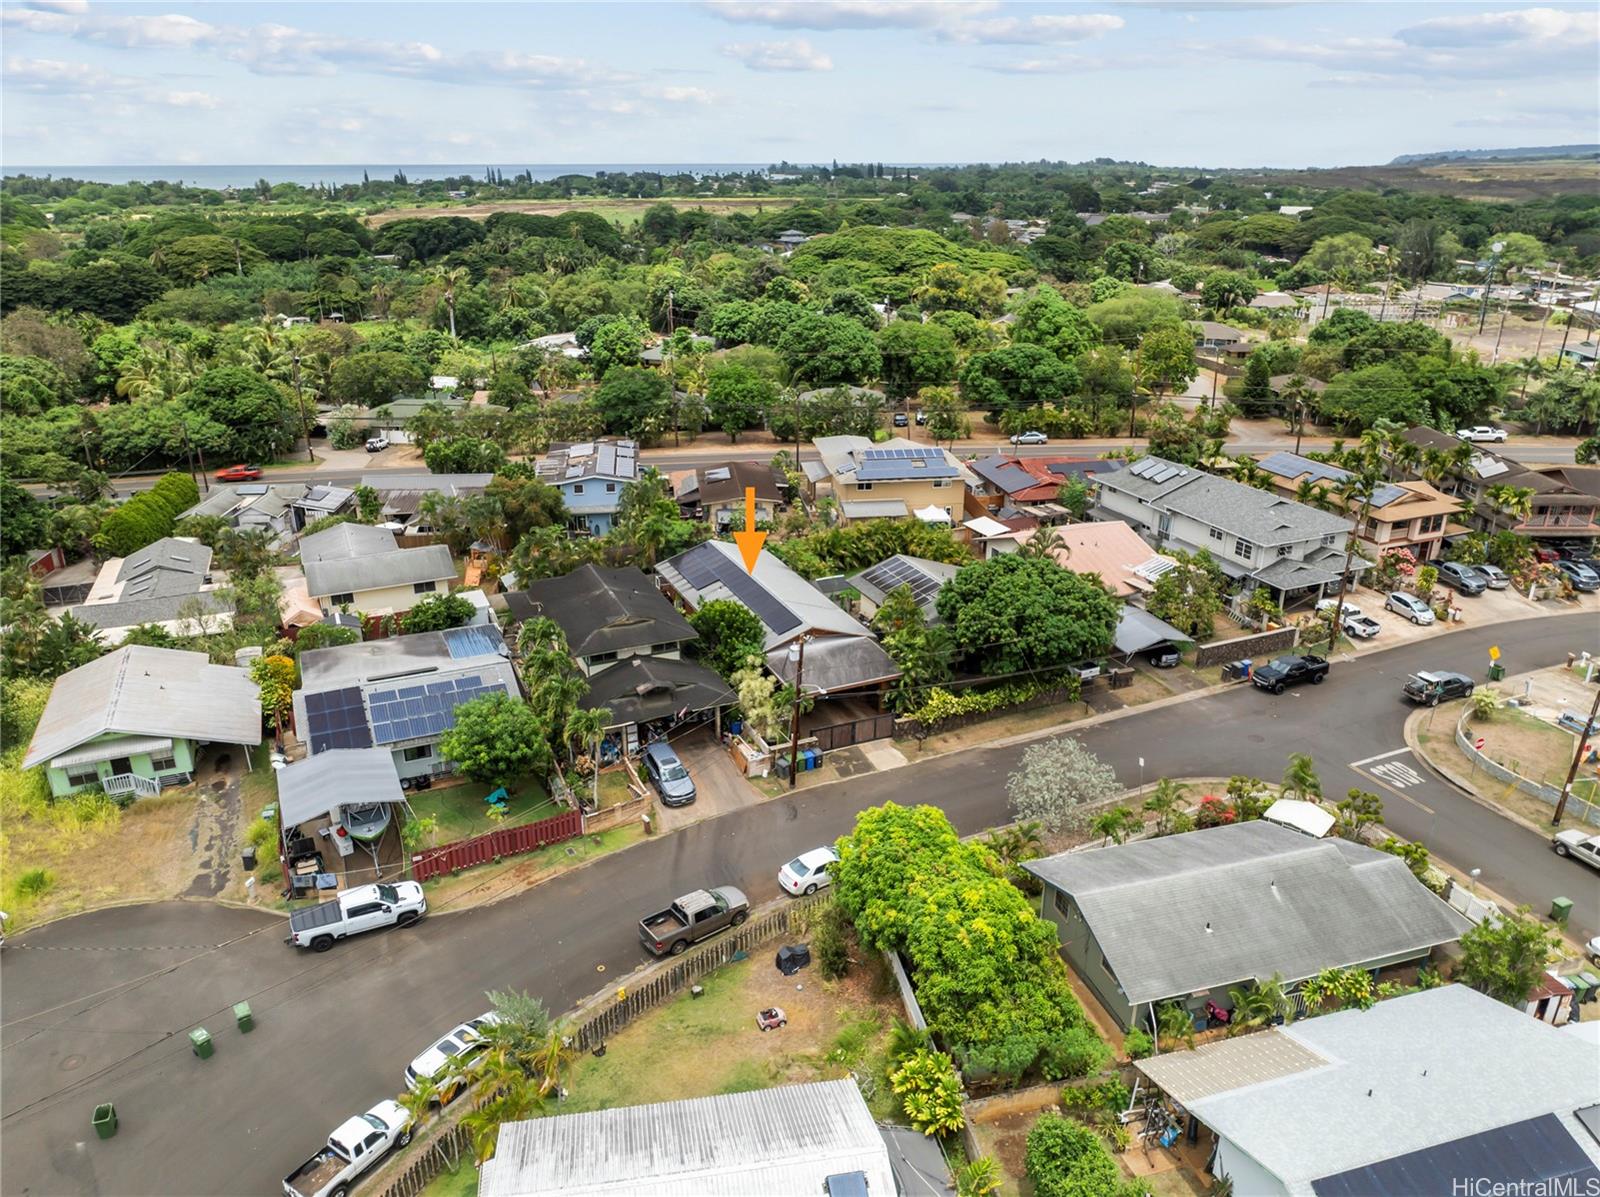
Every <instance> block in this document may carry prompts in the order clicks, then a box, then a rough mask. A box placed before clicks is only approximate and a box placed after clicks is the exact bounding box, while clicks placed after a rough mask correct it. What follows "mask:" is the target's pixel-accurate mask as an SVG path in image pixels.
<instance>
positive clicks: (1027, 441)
mask: <svg viewBox="0 0 1600 1197" xmlns="http://www.w3.org/2000/svg"><path fill="white" fill-rule="evenodd" d="M1011 443H1012V444H1013V445H1048V444H1049V443H1050V438H1049V437H1047V436H1046V435H1045V434H1044V433H1042V432H1019V433H1017V435H1016V436H1014V437H1012V438H1011Z"/></svg>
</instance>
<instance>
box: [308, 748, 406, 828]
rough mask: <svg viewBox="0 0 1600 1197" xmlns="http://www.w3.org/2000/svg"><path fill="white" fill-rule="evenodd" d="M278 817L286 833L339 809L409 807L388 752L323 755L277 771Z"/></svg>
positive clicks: (348, 750)
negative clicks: (399, 804)
mask: <svg viewBox="0 0 1600 1197" xmlns="http://www.w3.org/2000/svg"><path fill="white" fill-rule="evenodd" d="M277 783H278V816H279V818H280V820H281V825H282V826H284V827H295V826H298V825H299V824H301V823H304V822H305V821H306V820H307V819H315V818H316V817H317V816H318V815H325V814H327V813H329V812H330V811H331V810H333V808H334V807H336V806H343V807H347V808H348V807H352V806H368V805H372V804H376V803H379V802H404V801H405V800H406V796H405V791H404V790H402V789H401V788H400V775H399V774H398V773H396V772H395V768H394V753H393V752H391V751H390V750H389V749H387V748H339V749H335V750H333V751H331V752H319V753H317V754H316V755H315V756H308V757H305V758H303V759H301V760H298V761H294V762H293V763H291V764H288V765H285V766H284V767H283V768H281V769H279V770H278V771H277Z"/></svg>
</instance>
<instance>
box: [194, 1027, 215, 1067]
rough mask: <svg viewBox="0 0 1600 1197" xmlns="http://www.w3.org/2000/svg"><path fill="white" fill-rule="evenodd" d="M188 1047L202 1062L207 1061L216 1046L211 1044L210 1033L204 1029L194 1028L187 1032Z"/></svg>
mask: <svg viewBox="0 0 1600 1197" xmlns="http://www.w3.org/2000/svg"><path fill="white" fill-rule="evenodd" d="M189 1046H190V1047H192V1048H193V1049H194V1054H195V1055H197V1056H199V1057H200V1058H201V1059H202V1060H209V1059H210V1058H211V1054H212V1053H213V1052H214V1051H216V1050H217V1049H216V1045H215V1044H213V1043H212V1042H211V1032H210V1031H208V1030H206V1029H205V1028H204V1027H196V1028H195V1029H194V1030H192V1031H190V1032H189Z"/></svg>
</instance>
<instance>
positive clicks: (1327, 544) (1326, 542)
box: [1322, 532, 1333, 549]
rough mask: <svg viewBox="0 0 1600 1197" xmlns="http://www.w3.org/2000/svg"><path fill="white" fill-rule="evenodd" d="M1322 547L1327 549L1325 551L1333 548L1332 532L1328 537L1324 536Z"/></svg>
mask: <svg viewBox="0 0 1600 1197" xmlns="http://www.w3.org/2000/svg"><path fill="white" fill-rule="evenodd" d="M1322 547H1323V548H1325V549H1328V548H1332V547H1333V533H1332V532H1329V533H1328V534H1327V535H1326V536H1324V537H1323V538H1322Z"/></svg>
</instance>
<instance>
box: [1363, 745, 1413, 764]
mask: <svg viewBox="0 0 1600 1197" xmlns="http://www.w3.org/2000/svg"><path fill="white" fill-rule="evenodd" d="M1410 751H1411V749H1409V748H1393V749H1390V750H1389V751H1388V752H1380V753H1379V754H1378V755H1377V756H1369V757H1364V758H1362V759H1361V760H1359V761H1351V762H1350V767H1351V768H1352V769H1359V768H1360V767H1361V766H1362V765H1370V764H1371V763H1372V762H1373V761H1383V760H1388V759H1389V758H1390V757H1391V756H1399V755H1400V754H1401V753H1405V752H1410Z"/></svg>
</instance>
